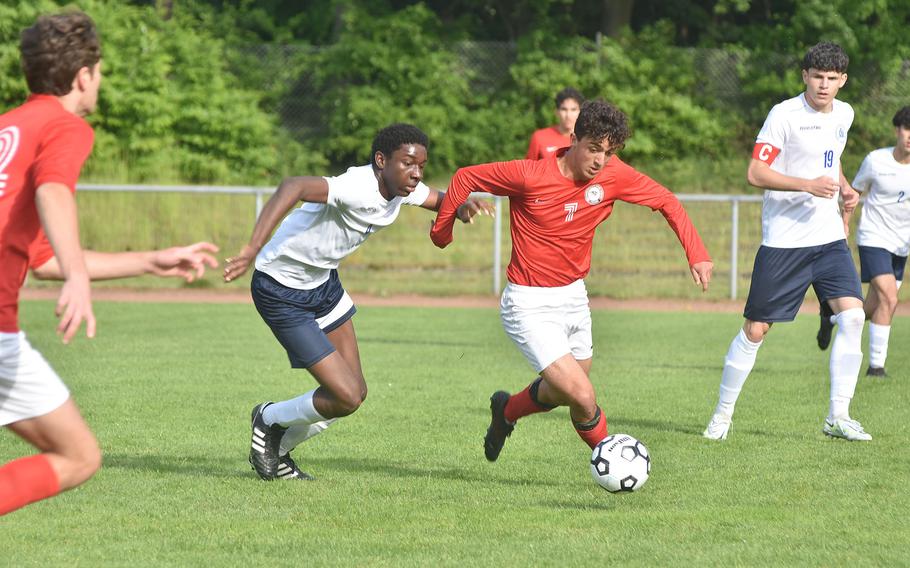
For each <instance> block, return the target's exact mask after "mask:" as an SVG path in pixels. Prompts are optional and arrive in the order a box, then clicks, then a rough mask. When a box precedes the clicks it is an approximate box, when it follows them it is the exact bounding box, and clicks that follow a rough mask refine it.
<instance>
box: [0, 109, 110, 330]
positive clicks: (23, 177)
mask: <svg viewBox="0 0 910 568" xmlns="http://www.w3.org/2000/svg"><path fill="white" fill-rule="evenodd" d="M93 138H94V134H93V132H92V128H91V127H90V126H89V125H88V123H87V122H85V121H84V120H82V119H81V118H79V117H78V116H76V115H75V114H72V113H70V112H67V111H66V110H65V109H64V108H63V105H61V104H60V101H59V100H57V98H56V97H53V96H50V95H31V96H30V97H29V98H28V101H26V103H25V104H23V105H22V106H19V107H17V108H15V109H13V110H11V111H9V112H7V113H5V114H3V115H0V267H2V269H0V331H2V332H15V331H18V330H19V323H18V309H19V288H21V287H22V283H23V282H24V281H25V275H26V273H27V272H28V266H29V249H30V247H32V246H37V245H36V244H35V241H36V240H37V239H39V238H43V237H41V235H40V234H41V221H40V219H39V218H38V209H37V207H36V205H35V191H36V190H37V189H38V187H40V186H41V185H43V184H45V183H61V184H64V185H66V186H67V187H69V188H70V189H72V190H73V191H75V190H76V181H77V180H78V179H79V171H80V170H81V169H82V164H83V162H85V159H86V158H88V155H89V153H90V152H91V151H92V142H93ZM44 254H46V252H45V253H44ZM47 258H50V257H47ZM47 258H45V259H44V260H45V261H46V260H47Z"/></svg>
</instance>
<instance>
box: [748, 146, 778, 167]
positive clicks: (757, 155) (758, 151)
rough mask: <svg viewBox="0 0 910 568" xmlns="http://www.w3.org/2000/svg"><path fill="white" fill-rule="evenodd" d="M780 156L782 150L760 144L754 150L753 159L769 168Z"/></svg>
mask: <svg viewBox="0 0 910 568" xmlns="http://www.w3.org/2000/svg"><path fill="white" fill-rule="evenodd" d="M778 154H780V148H775V147H774V146H772V145H770V144H768V143H767V142H760V143H758V144H756V145H755V148H753V149H752V158H754V159H756V160H759V161H761V162H764V163H766V164H768V165H769V166H770V165H771V162H773V161H774V158H776V157H777V155H778Z"/></svg>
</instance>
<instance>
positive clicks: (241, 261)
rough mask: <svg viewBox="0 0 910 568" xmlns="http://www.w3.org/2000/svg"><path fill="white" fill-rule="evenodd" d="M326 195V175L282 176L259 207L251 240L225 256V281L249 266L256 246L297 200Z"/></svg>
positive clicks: (319, 199) (314, 199)
mask: <svg viewBox="0 0 910 568" xmlns="http://www.w3.org/2000/svg"><path fill="white" fill-rule="evenodd" d="M328 198H329V183H328V182H327V181H326V180H325V178H321V177H312V176H307V177H289V178H285V179H284V180H283V181H282V182H281V185H279V186H278V189H277V190H276V191H275V193H273V194H272V197H270V198H269V200H268V201H267V202H266V204H265V207H263V208H262V212H261V213H260V214H259V218H258V219H257V220H256V226H255V227H253V235H252V236H251V237H250V242H249V243H247V244H246V245H244V246H243V248H241V249H240V252H239V253H237V254H236V255H235V256H232V257H230V258H226V259H224V263H225V264H224V281H225V282H230V281H231V280H234V279H236V278H238V277H240V276H242V275H243V274H244V273H245V272H246V271H247V270H248V269H249V267H250V265H251V264H252V263H253V261H254V260H255V259H256V255H257V254H259V250H260V249H261V248H262V247H263V246H264V245H265V243H266V242H268V240H269V238H270V237H271V236H272V232H273V231H274V230H275V227H277V226H278V223H280V222H281V220H282V219H284V216H285V215H287V213H288V211H290V210H291V207H293V206H294V205H296V204H297V202H299V201H307V202H310V203H326V201H327V200H328Z"/></svg>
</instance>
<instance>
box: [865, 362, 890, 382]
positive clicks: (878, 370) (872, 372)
mask: <svg viewBox="0 0 910 568" xmlns="http://www.w3.org/2000/svg"><path fill="white" fill-rule="evenodd" d="M866 376H867V377H879V378H882V379H885V378H888V373H886V372H885V368H884V367H873V366H872V365H869V368H868V369H866Z"/></svg>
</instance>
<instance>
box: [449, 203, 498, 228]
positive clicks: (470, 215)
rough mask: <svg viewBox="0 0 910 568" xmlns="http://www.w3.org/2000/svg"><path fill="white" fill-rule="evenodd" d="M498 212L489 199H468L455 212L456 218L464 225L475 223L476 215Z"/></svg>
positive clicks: (490, 214) (491, 214)
mask: <svg viewBox="0 0 910 568" xmlns="http://www.w3.org/2000/svg"><path fill="white" fill-rule="evenodd" d="M495 211H496V206H495V205H493V203H492V202H491V201H490V200H488V199H468V200H467V201H465V202H464V203H462V204H461V205H460V206H459V207H458V209H457V210H456V211H455V216H456V217H458V219H459V220H460V221H461V222H462V223H472V224H473V223H474V216H475V215H489V216H490V217H492V216H493V214H494V213H495Z"/></svg>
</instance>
